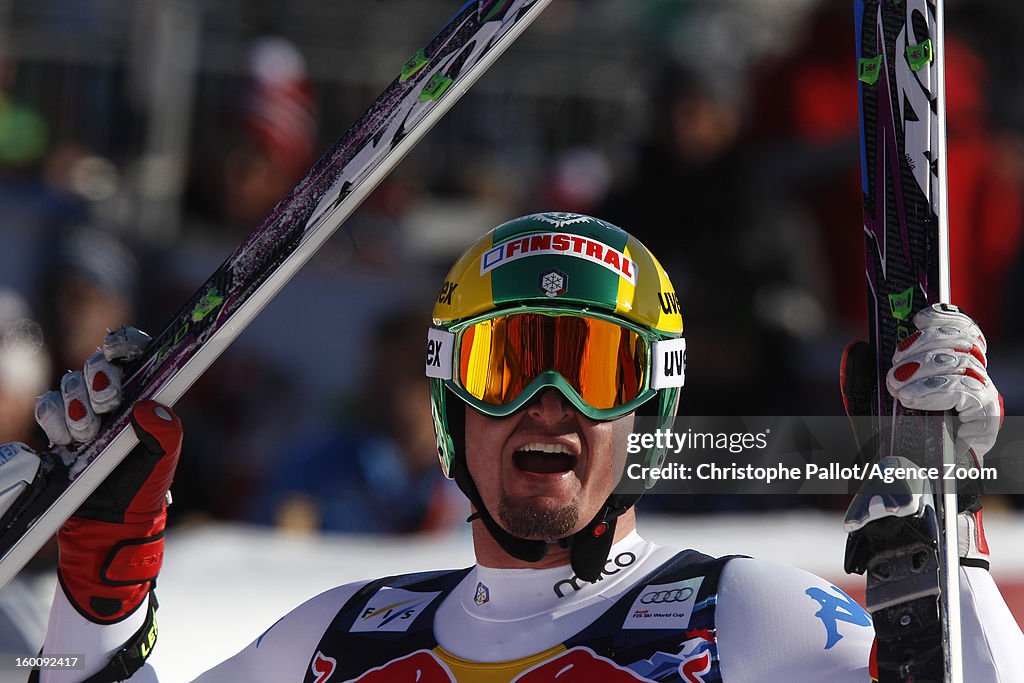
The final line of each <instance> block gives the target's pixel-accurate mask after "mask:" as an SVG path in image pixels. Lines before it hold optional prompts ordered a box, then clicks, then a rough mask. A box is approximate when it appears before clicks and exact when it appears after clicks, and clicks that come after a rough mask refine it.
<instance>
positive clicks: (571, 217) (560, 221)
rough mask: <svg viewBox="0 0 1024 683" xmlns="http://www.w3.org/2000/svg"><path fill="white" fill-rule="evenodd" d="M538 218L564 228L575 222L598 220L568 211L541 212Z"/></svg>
mask: <svg viewBox="0 0 1024 683" xmlns="http://www.w3.org/2000/svg"><path fill="white" fill-rule="evenodd" d="M537 218H538V219H539V220H542V221H544V222H545V223H550V224H551V225H553V226H555V227H556V228H562V227H565V226H566V225H572V224H573V223H587V222H589V221H593V220H596V219H594V218H591V217H590V216H583V215H580V214H578V213H566V212H564V211H554V212H550V213H540V214H537Z"/></svg>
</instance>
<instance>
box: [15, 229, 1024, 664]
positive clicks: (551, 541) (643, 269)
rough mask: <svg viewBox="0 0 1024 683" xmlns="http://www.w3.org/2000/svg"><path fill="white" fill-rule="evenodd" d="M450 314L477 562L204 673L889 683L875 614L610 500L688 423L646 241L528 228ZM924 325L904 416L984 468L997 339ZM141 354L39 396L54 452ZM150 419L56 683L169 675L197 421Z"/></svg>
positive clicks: (485, 263)
mask: <svg viewBox="0 0 1024 683" xmlns="http://www.w3.org/2000/svg"><path fill="white" fill-rule="evenodd" d="M433 317H434V326H433V327H432V328H431V329H430V330H429V334H428V341H427V354H426V371H427V375H428V377H429V378H430V383H431V402H432V409H433V415H434V420H435V427H436V433H437V442H438V452H439V454H440V457H441V465H442V468H443V469H444V472H445V474H446V475H448V476H450V477H452V478H454V480H455V481H456V482H457V483H458V485H459V486H460V488H461V489H462V491H463V492H464V493H465V494H466V495H467V496H468V498H469V500H470V501H471V503H472V504H473V507H474V510H475V512H474V515H473V516H472V517H471V519H472V531H473V544H474V550H475V553H476V558H477V563H476V564H475V565H474V566H472V567H469V568H466V569H460V570H451V571H438V572H431V573H424V574H414V575H406V576H398V577H389V578H384V579H377V580H374V581H369V582H359V583H354V584H349V585H344V586H340V587H338V588H334V589H332V590H329V591H327V592H325V593H323V594H321V595H318V596H316V597H314V598H312V599H310V600H309V601H307V602H306V603H304V604H302V605H300V606H299V607H298V608H296V609H295V610H294V611H292V612H291V613H289V614H287V615H286V616H284V617H283V618H282V619H280V620H279V621H278V622H277V623H275V624H273V625H272V626H270V627H269V628H268V629H267V630H266V631H265V632H264V633H263V634H262V635H261V636H259V638H257V639H256V640H255V641H254V642H253V643H251V644H250V645H249V646H248V647H246V648H245V649H244V650H242V651H241V652H239V653H238V654H236V655H235V656H233V657H231V658H230V659H228V660H226V661H225V662H223V663H222V664H220V665H218V666H217V667H215V668H213V669H212V670H210V671H208V672H207V673H205V674H203V675H202V676H200V677H199V679H198V680H199V681H204V682H215V681H231V682H232V683H233V682H234V681H240V680H244V681H273V682H274V683H280V682H282V681H316V682H319V683H322V682H324V681H352V680H358V681H363V682H369V681H410V682H411V681H420V682H422V683H433V682H440V681H458V682H459V683H465V682H477V681H518V682H520V683H531V682H540V681H602V682H604V681H645V680H648V681H655V680H656V681H687V682H695V681H700V682H703V683H711V682H713V681H725V682H726V683H748V682H749V683H753V682H754V681H757V682H758V683H764V682H766V681H792V680H800V679H805V680H814V681H831V682H833V683H847V682H849V683H865V682H866V681H868V680H870V673H869V651H870V649H871V644H872V639H873V631H872V626H871V620H870V617H869V616H868V614H867V613H866V612H865V611H864V610H863V609H862V608H861V607H859V606H858V605H857V604H856V603H855V602H854V601H853V600H851V599H850V598H849V597H847V596H846V595H845V594H844V593H842V592H841V591H840V590H839V589H837V588H835V587H834V586H832V585H830V584H829V583H828V582H827V581H824V580H823V579H821V578H819V577H817V576H814V575H812V574H809V573H807V572H804V571H802V570H800V569H796V568H793V567H789V566H785V565H779V564H773V563H769V562H764V561H759V560H756V559H749V558H742V557H734V558H729V557H726V558H719V559H715V558H711V557H708V556H705V555H703V554H701V553H699V552H696V551H694V550H684V551H682V552H679V551H678V550H676V549H672V548H667V547H662V546H658V545H655V544H653V543H650V542H648V541H646V540H644V539H643V538H642V537H641V536H640V535H639V534H638V533H637V530H636V517H635V512H634V507H633V504H634V503H635V502H636V499H637V497H638V496H635V495H621V494H618V493H615V488H616V484H617V483H618V481H619V479H620V477H621V476H622V472H623V468H624V466H625V459H626V440H627V438H628V436H629V434H630V433H631V429H632V427H633V423H634V417H635V416H637V415H652V416H656V417H658V418H660V420H661V423H662V424H669V420H671V418H672V417H673V416H674V414H675V409H676V404H677V401H678V396H679V391H680V389H681V387H682V384H683V378H682V376H681V373H679V372H676V371H675V370H677V369H681V367H679V366H676V365H675V364H674V363H671V364H668V365H666V364H665V363H663V362H661V359H663V358H666V357H667V358H669V359H672V358H677V357H681V354H682V352H683V350H684V348H685V347H684V341H683V339H682V336H681V335H682V330H683V321H682V317H681V315H680V304H679V300H678V299H677V296H676V292H675V291H674V289H673V287H672V284H671V282H670V280H669V278H668V276H667V274H666V273H665V272H664V271H663V270H662V268H661V266H660V265H659V263H658V261H657V260H656V259H655V258H654V256H653V255H652V254H651V253H650V252H649V251H648V250H647V249H646V248H645V247H644V246H643V245H642V244H641V243H640V242H639V241H637V240H636V239H635V238H633V237H632V236H630V235H629V234H627V233H626V232H624V231H622V230H621V229H619V228H617V227H615V226H613V225H611V224H609V223H606V222H604V221H601V220H598V219H596V218H591V217H588V216H582V215H576V214H565V213H545V214H535V215H531V216H526V217H522V218H518V219H516V220H513V221H510V222H508V223H505V224H503V225H501V226H499V227H498V228H496V229H494V230H493V231H491V232H489V233H488V234H486V235H484V236H483V237H482V238H480V239H479V240H478V241H477V242H475V243H474V244H473V245H472V246H471V247H469V249H468V250H467V251H466V252H464V253H463V255H462V256H461V257H460V258H459V260H458V261H457V262H456V263H455V265H454V266H453V268H452V269H451V271H450V272H449V274H448V276H447V277H446V278H445V280H444V284H443V285H442V287H441V289H440V293H439V295H438V297H437V303H436V305H435V308H434V316H433ZM915 322H916V324H917V325H918V327H919V328H920V329H921V334H920V335H914V336H913V337H912V338H911V341H909V342H907V343H906V344H904V345H903V346H902V348H901V350H900V351H899V353H898V357H897V358H896V362H895V363H894V368H895V370H894V372H893V373H890V375H889V383H888V386H889V389H890V391H892V392H893V393H894V396H895V397H896V398H897V399H898V400H900V401H901V402H903V403H904V404H905V405H909V406H912V407H917V408H925V409H933V410H935V409H956V410H958V411H959V417H960V420H961V421H962V423H963V427H962V428H961V430H960V432H959V437H958V445H960V446H962V447H965V448H966V446H967V445H972V446H973V449H974V454H975V456H976V457H977V458H978V460H979V461H980V460H981V458H983V456H984V453H985V451H986V450H988V448H989V447H991V445H992V442H993V441H994V439H995V435H996V432H997V431H998V427H999V421H1000V414H1001V407H1000V401H999V395H998V392H996V390H995V387H994V386H993V384H992V381H991V380H990V379H989V377H988V374H987V371H986V369H985V363H986V361H985V350H986V349H985V341H984V337H983V336H982V335H981V333H980V331H979V330H978V329H977V327H976V326H975V325H974V323H973V322H972V321H971V320H970V319H969V318H967V317H966V316H964V315H963V314H961V313H958V312H948V311H943V310H940V309H925V310H924V311H922V312H921V313H920V314H919V315H918V316H917V317H916V319H915ZM144 344H145V340H144V339H143V338H141V337H139V336H138V335H137V334H136V333H135V332H134V331H132V330H130V329H128V330H120V331H118V332H116V333H113V334H112V335H110V336H109V337H108V338H107V340H106V341H105V345H104V353H97V355H95V356H93V357H92V358H90V360H89V361H88V362H87V363H86V367H85V369H84V371H83V372H81V373H73V374H69V375H68V376H66V377H65V379H64V380H63V381H62V383H61V391H60V392H51V393H50V394H48V395H46V396H44V397H42V398H41V399H40V402H39V404H38V406H37V408H38V409H37V415H38V418H39V421H40V424H42V426H43V427H44V429H45V431H46V432H47V434H48V436H49V437H50V439H51V440H52V441H53V442H55V443H58V444H64V443H69V442H71V441H73V440H74V441H87V440H89V439H91V438H93V437H94V436H95V434H96V431H97V424H98V421H97V417H96V414H97V413H102V412H105V411H109V410H111V409H112V408H113V407H115V406H116V405H117V404H118V402H119V401H120V397H119V371H118V367H117V363H116V361H117V359H124V358H127V357H131V356H132V355H133V354H137V353H140V352H141V349H142V348H143V347H144ZM936 359H938V360H936ZM944 363H945V364H944ZM936 377H938V378H941V379H940V380H936V379H935V378H936ZM936 387H937V388H936ZM133 418H134V419H133V424H134V427H135V431H136V433H137V434H138V436H139V439H140V446H139V447H138V448H137V449H136V451H134V452H133V453H132V454H130V455H129V456H128V458H127V459H126V460H125V461H124V462H123V463H122V464H121V465H120V466H119V467H118V468H117V469H116V470H115V472H114V473H113V474H112V475H111V477H110V478H109V479H108V480H107V481H106V482H105V483H104V485H103V487H101V488H100V489H99V490H98V491H97V492H96V493H95V494H93V496H92V497H91V498H90V499H89V500H88V502H87V503H86V504H85V505H84V506H83V507H82V508H81V509H80V510H79V511H78V512H77V513H76V516H74V517H72V518H71V519H70V520H68V522H67V523H66V524H65V525H64V526H63V527H62V529H61V530H60V533H59V536H58V540H59V543H60V550H61V557H60V569H59V579H60V586H59V588H58V589H57V593H56V597H55V600H54V604H53V608H52V611H51V615H50V621H49V630H48V632H47V637H46V644H45V647H44V653H55V654H56V653H62V652H65V653H66V652H77V653H84V655H85V664H86V669H85V670H79V671H62V670H46V671H43V672H42V673H41V675H40V676H39V679H40V680H42V681H49V682H52V681H80V680H89V681H113V680H123V679H128V678H129V677H130V680H132V681H151V680H156V672H155V671H153V669H152V668H151V667H150V666H149V665H144V659H145V656H146V654H148V652H149V650H150V648H151V647H152V644H153V639H154V637H155V626H154V612H155V608H156V601H155V598H154V597H153V587H154V585H155V580H156V577H157V574H158V572H159V568H160V562H161V559H162V555H163V529H164V519H165V511H166V505H165V496H166V494H167V491H168V488H169V486H170V483H171V479H172V477H173V473H174V468H175V465H176V462H177V459H178V455H179V450H180V444H181V425H180V423H179V421H178V420H177V418H176V416H175V415H174V414H173V412H171V411H170V410H169V409H167V408H165V407H163V406H160V405H158V404H156V403H153V402H151V401H142V402H139V403H138V404H136V405H135V407H134V409H133ZM967 438H971V439H972V441H971V443H970V444H967V443H966V442H964V439H967ZM15 448H17V447H15ZM643 455H644V458H645V459H646V460H647V462H654V461H656V460H657V459H658V458H660V457H661V454H660V453H657V452H648V453H646V454H643ZM963 517H964V524H965V526H966V527H969V528H970V530H971V531H972V533H970V534H962V543H961V555H962V556H963V558H964V559H965V562H964V564H965V566H963V567H962V568H961V570H960V586H961V596H962V598H961V599H962V603H961V604H962V623H963V632H964V642H965V650H966V652H965V656H966V662H965V667H966V680H968V681H972V682H982V681H993V682H1000V683H1001V682H1006V681H1022V680H1024V678H1022V675H1024V674H1022V673H1021V669H1020V667H1019V666H1013V664H1014V662H1017V663H1018V664H1019V660H1018V658H1019V652H1021V651H1022V649H1024V635H1022V634H1021V632H1020V630H1019V628H1018V627H1017V625H1016V624H1015V622H1014V620H1013V618H1012V616H1011V615H1010V613H1009V610H1008V609H1007V607H1006V605H1005V603H1004V602H1003V600H1002V597H1001V596H1000V594H999V592H998V589H997V588H996V586H995V584H994V582H993V581H992V578H991V577H990V575H989V573H988V571H986V569H985V568H984V566H987V561H986V560H987V558H986V557H985V554H986V553H987V546H986V545H985V544H984V540H983V536H982V535H981V529H980V526H979V525H976V524H975V522H976V521H977V520H979V519H980V517H979V516H977V515H976V514H974V513H970V512H965V513H964V515H963ZM967 565H969V566H967ZM229 571H231V570H230V568H227V567H226V568H225V572H229ZM101 669H102V673H99V674H97V672H99V671H100V670H101Z"/></svg>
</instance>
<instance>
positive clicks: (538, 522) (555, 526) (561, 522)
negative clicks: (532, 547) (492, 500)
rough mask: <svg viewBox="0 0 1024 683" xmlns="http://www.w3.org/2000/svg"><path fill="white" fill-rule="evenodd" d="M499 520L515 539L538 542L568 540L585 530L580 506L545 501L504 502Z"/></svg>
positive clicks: (505, 500)
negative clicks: (582, 525)
mask: <svg viewBox="0 0 1024 683" xmlns="http://www.w3.org/2000/svg"><path fill="white" fill-rule="evenodd" d="M497 519H498V521H499V522H500V523H501V526H502V527H504V529H505V530H506V531H507V532H509V533H510V534H512V535H513V536H515V537H517V538H525V539H527V540H534V541H547V540H553V539H558V538H565V537H566V536H571V535H572V534H574V533H576V532H577V531H579V530H580V528H582V527H581V525H580V510H579V506H578V505H576V503H570V504H558V503H556V502H554V501H552V500H550V499H543V498H528V499H525V500H522V499H519V500H517V499H511V498H503V499H502V500H501V502H500V503H499V504H498V514H497Z"/></svg>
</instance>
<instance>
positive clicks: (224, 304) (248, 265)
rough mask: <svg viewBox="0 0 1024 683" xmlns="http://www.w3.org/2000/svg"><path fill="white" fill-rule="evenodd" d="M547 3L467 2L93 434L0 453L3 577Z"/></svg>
mask: <svg viewBox="0 0 1024 683" xmlns="http://www.w3.org/2000/svg"><path fill="white" fill-rule="evenodd" d="M549 3H550V0H470V1H469V2H467V3H466V4H465V5H463V6H462V7H461V8H460V9H459V10H458V12H456V14H455V16H454V17H452V19H451V20H450V21H449V22H448V23H447V24H446V25H445V26H444V27H443V28H442V29H441V30H440V32H438V33H437V35H436V36H434V38H433V39H431V41H430V42H429V43H428V44H427V45H426V46H425V47H424V48H423V49H421V50H419V51H418V52H416V53H415V54H414V55H413V56H412V57H411V58H410V59H409V60H408V61H407V62H406V63H405V64H404V65H403V66H402V70H401V73H400V74H399V75H398V77H397V78H396V79H395V80H394V81H393V82H392V83H391V84H390V85H389V86H388V87H387V88H386V89H385V90H384V92H383V93H382V94H381V95H380V96H379V97H378V98H377V99H376V100H375V101H374V102H373V104H371V105H370V107H369V109H368V110H367V111H366V112H365V113H363V114H362V116H360V118H359V119H358V120H357V121H356V123H355V124H354V125H353V126H352V127H351V128H350V129H349V130H348V131H347V132H346V133H345V134H344V135H343V136H342V137H341V138H340V139H339V140H338V141H337V142H335V144H334V145H333V146H332V147H331V148H330V149H329V150H328V151H327V152H326V153H325V154H324V156H323V157H321V158H320V160H319V161H317V162H316V164H314V165H313V167H312V168H311V169H310V171H309V173H308V174H307V175H306V176H305V178H303V179H302V180H301V181H300V182H299V184H298V185H297V186H296V187H295V188H294V189H293V190H292V191H291V192H290V193H289V194H288V195H287V196H286V197H285V198H284V199H283V200H281V202H280V203H279V204H278V205H277V206H276V207H275V208H274V210H273V211H272V212H271V213H270V215H269V216H267V217H266V218H265V219H264V220H263V222H262V223H261V224H260V225H259V227H257V228H256V229H255V230H254V231H253V232H252V233H251V234H250V235H249V236H248V237H247V238H246V239H245V240H244V241H243V242H242V243H241V244H240V245H239V246H238V248H236V249H235V251H234V252H233V253H232V254H231V255H230V256H229V257H228V258H227V260H226V261H225V262H224V263H223V264H222V265H221V266H220V267H219V268H218V269H217V271H216V272H215V273H213V275H211V276H210V278H209V279H208V280H207V281H206V283H205V284H204V285H203V286H202V287H200V289H199V291H197V292H196V293H195V294H194V295H193V296H192V298H191V299H190V300H189V301H188V302H187V303H186V304H185V305H184V306H183V307H182V308H181V310H180V311H179V312H178V313H177V315H176V316H175V317H174V318H173V319H172V320H171V322H170V323H168V324H167V326H166V327H165V328H164V329H163V331H162V332H160V334H158V335H157V336H156V337H154V338H153V341H152V342H151V343H150V344H149V346H148V347H147V349H146V352H145V354H144V355H143V357H141V358H139V359H137V360H136V361H135V362H133V363H132V364H130V365H129V366H128V367H127V368H126V370H125V375H124V376H125V381H124V400H123V403H122V406H123V407H122V408H120V409H119V410H118V411H116V412H115V413H112V414H111V415H108V416H107V418H106V419H105V420H104V423H103V428H102V430H101V432H100V434H99V436H97V438H96V439H95V440H94V441H93V442H92V443H90V444H88V445H86V446H84V447H81V448H79V449H77V450H67V449H56V450H54V451H52V452H48V453H44V454H43V455H42V458H43V462H42V463H41V464H40V467H39V470H38V474H37V475H36V476H35V478H34V479H33V480H32V481H24V480H20V479H19V480H18V481H14V482H5V481H4V469H2V467H3V465H4V463H5V460H4V459H3V458H0V554H2V555H0V587H3V586H4V585H5V584H6V583H7V582H8V581H9V580H10V579H11V578H12V577H13V576H14V575H15V574H17V572H18V571H20V569H21V568H22V567H23V566H24V564H25V563H26V562H27V561H28V560H29V559H30V558H31V557H32V556H33V555H34V554H35V552H36V551H37V550H38V549H39V547H40V546H42V544H43V543H44V542H46V540H47V539H48V538H50V537H51V536H52V535H53V534H54V533H56V531H57V529H58V528H59V527H60V525H61V524H63V523H64V521H65V520H66V519H67V518H68V517H70V516H71V515H72V514H73V513H74V511H75V510H76V509H78V507H79V506H80V505H81V504H82V503H83V502H84V501H85V499H86V498H87V497H88V496H89V494H90V493H92V491H94V490H95V489H96V487H97V486H99V484H100V483H101V482H102V481H103V480H104V479H105V478H106V476H107V475H108V474H109V473H110V472H111V471H112V470H113V469H114V467H115V466H117V464H118V463H119V462H120V461H121V460H122V459H123V458H124V456H125V455H127V453H128V452H129V451H130V450H131V449H132V447H134V446H135V444H136V443H137V439H136V438H135V434H134V431H133V430H132V429H131V428H130V412H131V406H132V405H133V404H134V403H135V402H136V401H138V400H140V399H147V398H148V399H153V400H156V401H159V402H161V403H164V404H167V405H173V404H174V403H175V402H176V401H177V400H178V399H179V398H180V397H181V395H182V394H183V393H184V392H185V391H186V390H187V389H188V387H189V386H191V384H192V383H193V382H194V381H195V380H196V379H197V378H198V377H199V376H200V375H201V374H202V373H203V372H204V371H205V370H206V368H208V367H209V366H210V364H211V363H212V362H213V361H214V360H215V359H216V358H217V357H218V356H219V355H220V354H221V352H223V351H224V349H226V348H227V346H228V345H229V344H230V343H231V342H232V341H233V340H234V339H235V337H237V336H238V334H239V333H241V331H242V330H244V329H245V327H246V326H247V325H248V324H249V323H250V322H251V321H252V319H253V318H254V317H255V316H256V314H257V313H259V311H260V310H262V308H263V307H264V306H265V305H266V304H267V303H268V302H269V301H270V300H271V299H272V298H273V297H274V296H275V295H276V294H277V292H278V291H280V289H281V288H282V287H283V286H284V285H285V284H286V283H287V282H288V281H289V280H290V279H291V278H292V276H294V275H295V273H296V272H297V271H298V270H299V268H301V267H302V266H303V265H304V264H305V262H306V261H307V260H309V258H310V257H311V256H312V255H313V254H314V253H315V252H316V250H317V249H318V248H319V247H320V246H321V245H323V243H324V242H325V241H326V240H327V239H328V238H329V237H330V236H331V235H332V234H333V233H334V231H335V230H336V229H337V228H338V227H339V226H340V225H341V223H342V222H343V221H344V220H345V219H346V218H347V217H348V216H349V215H350V214H351V213H352V212H353V211H354V210H355V208H356V207H357V206H358V205H359V204H360V202H362V200H363V199H364V198H365V197H366V196H367V195H368V194H369V193H370V192H371V191H372V190H373V188H374V187H376V185H377V184H378V183H379V182H380V181H381V180H382V179H383V178H384V177H385V176H386V175H387V174H388V173H389V172H390V171H391V169H392V168H394V167H395V165H396V164H397V163H398V162H399V161H400V160H401V159H402V157H403V156H404V155H405V154H406V153H407V152H408V151H409V150H410V149H411V148H412V147H413V146H414V145H415V144H416V142H417V141H418V140H419V139H420V138H421V137H422V136H423V135H424V134H425V133H426V132H427V131H428V130H429V129H430V128H431V126H432V125H433V124H434V123H436V122H437V120H438V119H440V117H441V116H442V115H443V114H444V113H445V112H446V111H447V110H448V109H449V108H450V107H451V106H452V105H453V104H454V103H455V102H456V101H457V100H458V99H459V97H461V96H462V95H463V94H464V93H465V92H466V91H467V90H468V89H469V87H470V86H471V85H472V84H473V82H474V81H476V79H477V78H479V77H480V75H482V74H483V73H484V72H485V71H486V70H487V68H488V67H489V66H490V65H491V64H492V63H493V62H494V60H495V59H497V58H498V56H499V55H500V54H501V53H502V52H503V51H504V50H505V49H506V48H508V46H509V45H511V44H512V42H514V41H515V39H516V38H517V37H518V36H519V34H521V33H522V32H523V31H524V30H525V29H526V28H527V26H529V25H530V23H531V22H533V20H534V19H535V18H536V17H537V16H538V15H539V14H540V12H541V11H542V10H543V9H544V8H545V7H546V6H547V5H548V4H549ZM11 469H13V467H8V470H11ZM15 494H16V495H17V497H16V498H14V500H13V502H11V499H12V497H13V496H14V495H15Z"/></svg>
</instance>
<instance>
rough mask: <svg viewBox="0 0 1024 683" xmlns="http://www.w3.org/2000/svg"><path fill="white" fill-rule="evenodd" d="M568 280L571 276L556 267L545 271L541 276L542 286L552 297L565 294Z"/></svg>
mask: <svg viewBox="0 0 1024 683" xmlns="http://www.w3.org/2000/svg"><path fill="white" fill-rule="evenodd" d="M568 282H569V276H568V275H566V274H565V273H563V272H562V271H560V270H557V269H554V268H552V269H551V270H548V271H545V272H544V273H542V274H541V276H540V288H541V289H542V290H543V291H544V294H546V295H547V296H549V297H551V298H552V299H553V298H555V297H556V296H559V295H561V294H565V292H566V289H567V285H568Z"/></svg>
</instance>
